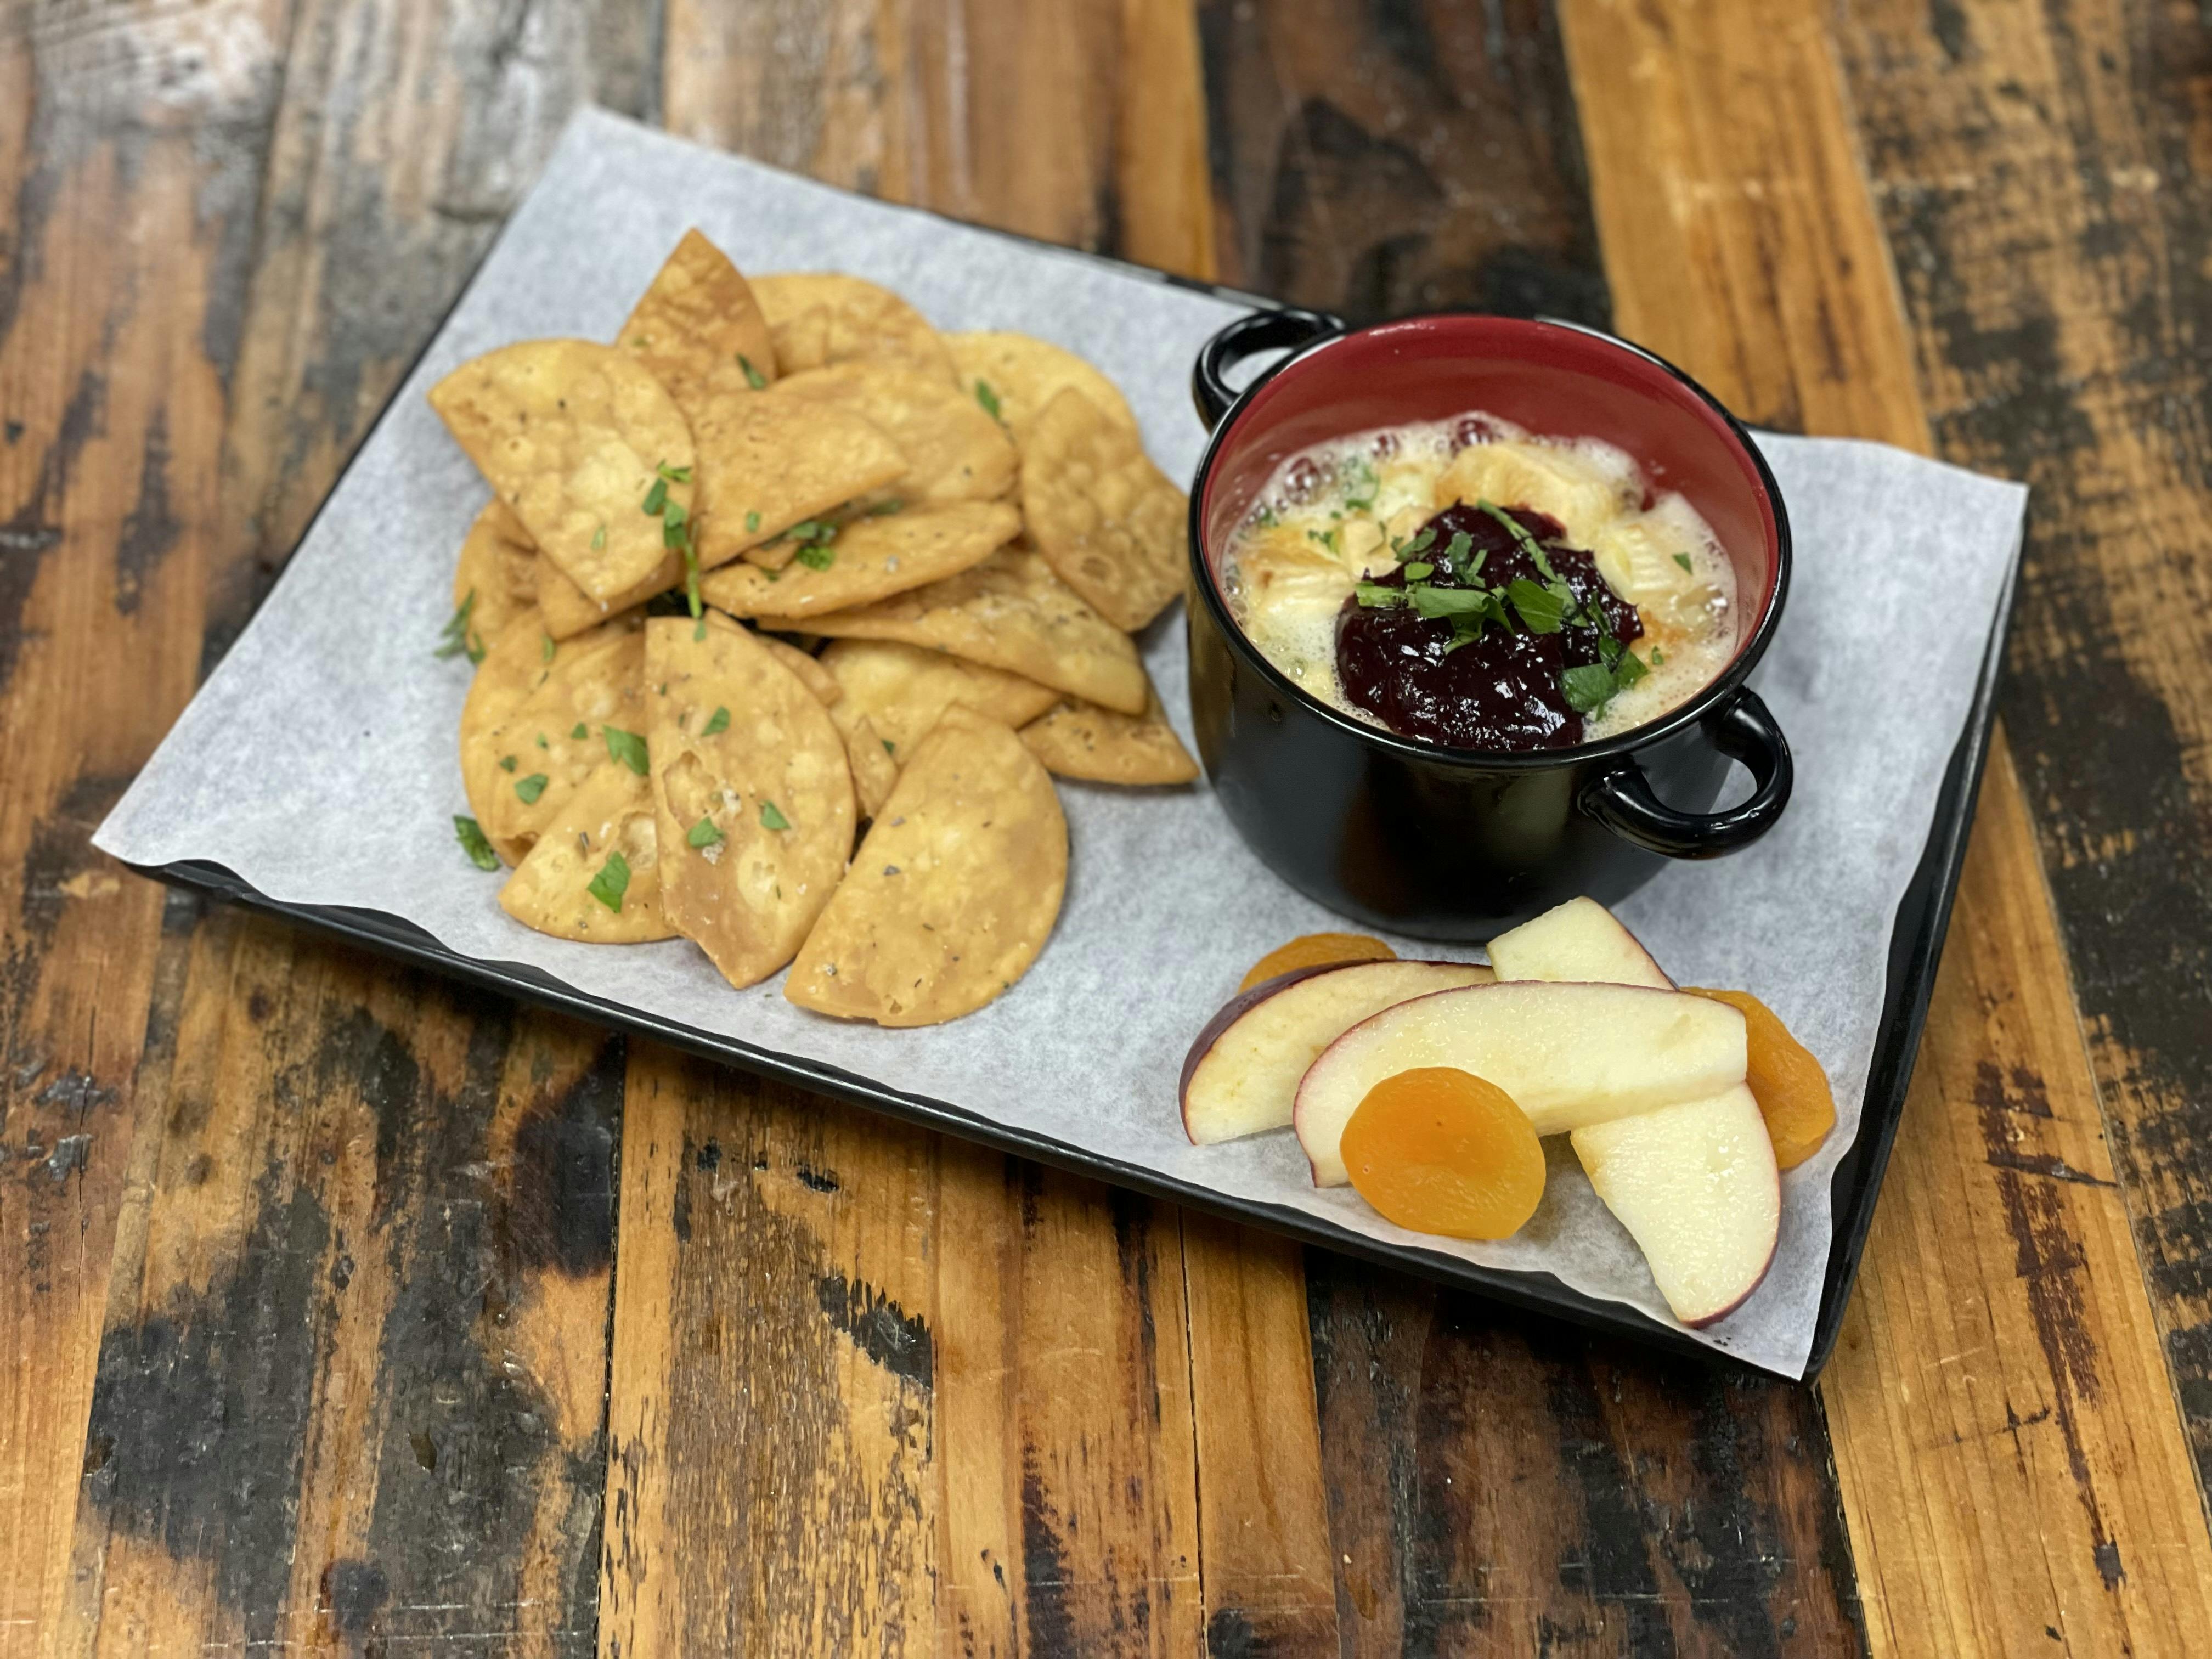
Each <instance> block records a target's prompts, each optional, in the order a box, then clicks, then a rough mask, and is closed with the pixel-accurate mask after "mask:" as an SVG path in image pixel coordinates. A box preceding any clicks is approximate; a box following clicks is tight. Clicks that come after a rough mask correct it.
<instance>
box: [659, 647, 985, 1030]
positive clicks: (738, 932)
mask: <svg viewBox="0 0 2212 1659" xmlns="http://www.w3.org/2000/svg"><path fill="white" fill-rule="evenodd" d="M645 637H646V652H645V660H646V665H645V672H646V678H647V682H648V683H649V684H650V686H651V687H652V699H653V738H652V743H653V811H654V813H655V815H656V823H657V824H658V826H659V836H660V846H661V848H662V849H663V852H664V856H663V858H662V860H661V864H660V902H661V908H662V909H663V911H664V912H665V914H666V915H667V917H668V920H669V921H670V922H671V924H673V925H674V926H675V927H676V928H677V929H678V931H679V932H680V933H683V934H684V936H685V937H686V938H689V939H694V940H696V941H697V943H698V945H699V946H700V948H701V949H702V950H703V951H706V953H707V955H708V957H709V958H710V959H711V960H712V961H713V963H714V966H715V967H716V968H717V969H720V971H721V973H722V975H723V977H725V978H726V979H727V980H728V981H730V983H731V984H732V985H736V986H740V987H742V986H746V985H751V984H754V983H756V982H757V981H760V980H763V979H765V978H767V977H768V976H769V975H770V974H772V973H774V972H775V970H776V969H779V968H781V967H782V966H783V964H784V963H787V962H788V961H790V960H791V957H792V954H793V952H794V951H797V950H798V948H799V943H800V941H801V940H803V939H805V937H806V933H807V930H808V929H809V928H810V927H812V926H813V924H814V919H815V918H816V917H817V915H820V914H821V911H822V907H823V905H824V904H826V903H828V902H829V895H830V894H831V892H832V891H834V890H836V885H837V883H838V880H839V878H841V877H842V875H843V873H844V869H845V857H846V854H848V853H849V852H850V851H851V850H852V846H853V826H854V807H853V781H852V775H851V773H850V772H849V771H848V769H847V767H846V763H845V745H844V743H843V741H842V739H841V738H839V737H838V735H837V728H836V726H832V725H831V724H830V723H829V713H828V711H826V710H825V709H824V708H823V707H822V704H821V702H819V701H818V700H817V698H816V697H815V696H814V694H813V693H812V692H811V691H809V690H807V689H806V686H805V683H804V682H803V681H801V680H800V679H799V676H798V675H796V674H794V673H793V671H791V670H790V669H789V668H787V667H786V666H785V665H784V664H783V663H782V662H781V660H779V659H778V658H777V656H776V654H775V653H774V652H772V651H770V650H769V648H768V647H767V645H766V644H765V643H764V642H763V641H761V640H760V639H758V638H757V637H756V636H755V635H753V634H752V633H751V632H750V631H749V630H747V629H740V628H727V627H711V626H710V627H708V628H707V629H703V630H702V629H700V628H699V627H698V625H697V624H696V623H694V622H692V621H691V619H690V617H657V618H655V619H654V620H653V621H652V622H649V623H647V624H646V627H645ZM1024 752H1027V751H1024Z"/></svg>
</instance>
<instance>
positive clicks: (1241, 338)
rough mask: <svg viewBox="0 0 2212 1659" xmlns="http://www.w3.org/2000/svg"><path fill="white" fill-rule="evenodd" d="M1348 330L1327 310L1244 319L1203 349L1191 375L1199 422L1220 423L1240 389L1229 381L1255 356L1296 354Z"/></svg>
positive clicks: (1259, 314)
mask: <svg viewBox="0 0 2212 1659" xmlns="http://www.w3.org/2000/svg"><path fill="white" fill-rule="evenodd" d="M1344 329H1345V322H1344V319H1343V318H1341V317H1332V316H1330V315H1329V313H1327V312H1326V311H1296V310H1285V311H1255V312H1254V313H1251V315H1249V316H1248V317H1239V318H1238V319H1237V320H1236V321H1235V322H1233V323H1231V324H1230V325H1229V326H1228V327H1226V328H1225V329H1223V330H1222V331H1220V332H1219V333H1218V334H1217V335H1215V336H1214V337H1212V339H1210V340H1208V341H1207V342H1206V343H1205V344H1204V345H1203V346H1201V347H1200V348H1199V352H1198V362H1197V363H1196V364H1195V365H1194V366H1193V368H1192V369H1191V371H1190V395H1191V399H1192V401H1193V402H1194V403H1195V404H1197V405H1198V418H1199V419H1200V420H1201V421H1204V422H1206V430H1207V431H1208V432H1211V431H1212V430H1213V428H1215V427H1217V426H1218V425H1219V424H1220V423H1221V417H1222V416H1224V415H1226V414H1227V413H1228V412H1229V405H1230V404H1233V403H1235V402H1236V401H1237V389H1236V388H1235V387H1234V386H1231V385H1230V384H1229V382H1228V380H1227V379H1226V378H1225V376H1226V375H1227V374H1228V372H1229V371H1230V370H1231V369H1232V368H1236V367H1237V364H1239V363H1241V362H1243V361H1244V360H1245V359H1246V358H1247V357H1249V356H1251V355H1252V354H1253V353H1254V352H1255V351H1279V350H1284V349H1288V350H1291V351H1296V350H1297V349H1299V348H1300V347H1301V346H1309V345H1311V344H1312V343H1314V342H1315V341H1316V340H1320V339H1325V338H1327V337H1328V336H1329V335H1332V334H1341V333H1343V332H1344Z"/></svg>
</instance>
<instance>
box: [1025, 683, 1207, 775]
mask: <svg viewBox="0 0 2212 1659" xmlns="http://www.w3.org/2000/svg"><path fill="white" fill-rule="evenodd" d="M1021 737H1022V741H1023V742H1024V743H1025V744H1028V745H1029V750H1030V753H1031V754H1032V755H1035V756H1036V757H1037V758H1038V759H1039V760H1041V761H1042V762H1043V763H1044V764H1045V769H1046V770H1047V771H1048V772H1053V773H1055V774H1057V775H1059V776H1060V777H1063V778H1082V779H1085V780H1087V781H1090V782H1092V783H1126V784H1170V783H1188V782H1189V781H1191V780H1192V779H1193V778H1194V777H1196V776H1197V775H1198V763H1197V762H1196V761H1194V760H1193V759H1192V758H1191V757H1190V750H1188V749H1186V748H1184V747H1183V746H1182V738H1178V737H1177V736H1176V732H1175V727H1173V726H1170V725H1169V724H1168V717H1167V713H1166V711H1165V710H1164V709H1163V708H1161V707H1160V698H1159V693H1158V692H1157V691H1155V692H1154V693H1152V699H1151V701H1150V702H1147V703H1146V705H1145V712H1144V713H1143V714H1141V715H1129V714H1116V713H1115V711H1114V710H1113V709H1111V708H1100V707H1099V706H1098V705H1097V703H1095V702H1063V703H1061V704H1060V707H1059V708H1055V709H1054V710H1053V711H1052V712H1051V713H1050V714H1047V715H1045V716H1044V718H1043V719H1042V720H1032V721H1030V723H1029V724H1028V725H1027V726H1024V727H1022V732H1021Z"/></svg>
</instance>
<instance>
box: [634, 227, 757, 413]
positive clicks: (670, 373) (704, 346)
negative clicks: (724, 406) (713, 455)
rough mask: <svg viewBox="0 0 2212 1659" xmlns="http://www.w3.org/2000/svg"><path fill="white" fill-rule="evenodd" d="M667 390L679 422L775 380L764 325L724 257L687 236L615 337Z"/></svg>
mask: <svg viewBox="0 0 2212 1659" xmlns="http://www.w3.org/2000/svg"><path fill="white" fill-rule="evenodd" d="M616 340H617V343H620V345H621V347H622V349H623V350H624V351H627V352H628V353H629V355H630V356H633V357H635V358H636V359H637V360H638V362H641V363H643V364H644V365H645V367H646V368H648V369H649V370H651V371H652V373H653V378H654V379H656V380H659V382H660V383H661V385H663V386H666V387H667V388H668V395H669V396H670V397H671V398H675V399H676V406H677V407H678V409H680V410H683V411H684V418H685V419H687V420H696V418H697V416H698V414H699V411H700V410H702V409H704V408H705V407H706V405H707V404H708V402H709V401H711V400H712V399H713V398H715V397H718V396H720V395H721V394H723V393H726V392H750V391H754V390H757V387H758V386H765V385H767V384H768V383H769V381H770V380H774V379H775V342H774V341H773V340H771V339H770V338H769V331H768V319H767V318H765V317H763V316H762V315H761V309H760V306H759V304H758V303H757V301H755V300H754V298H753V291H752V289H750V288H749V287H747V286H746V284H745V279H744V276H741V275H740V274H739V273H738V268H737V267H736V266H735V265H733V264H731V263H730V260H729V256H728V255H727V254H726V253H724V252H722V250H721V249H720V248H718V247H716V246H714V244H713V243H712V242H710V241H708V240H707V239H706V238H705V237H704V236H702V235H701V234H699V233H698V232H697V231H696V230H687V231H685V232H684V240H682V241H680V242H678V243H677V245H676V251H675V252H673V253H671V254H670V255H669V256H668V260H667V263H666V264H663V265H662V266H661V267H660V272H659V275H658V276H655V277H654V278H653V286H652V287H651V288H648V289H646V291H645V294H644V295H643V297H641V299H640V300H639V301H638V302H637V304H636V306H635V307H634V308H633V309H632V310H631V312H630V313H629V321H627V322H625V323H624V324H623V325H622V332H621V333H620V334H618V335H617V336H616Z"/></svg>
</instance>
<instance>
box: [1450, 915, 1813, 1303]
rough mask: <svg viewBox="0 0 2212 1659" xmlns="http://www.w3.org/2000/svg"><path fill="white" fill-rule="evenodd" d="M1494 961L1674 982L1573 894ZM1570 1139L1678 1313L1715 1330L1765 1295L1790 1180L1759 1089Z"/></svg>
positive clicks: (1664, 985)
mask: <svg viewBox="0 0 2212 1659" xmlns="http://www.w3.org/2000/svg"><path fill="white" fill-rule="evenodd" d="M1490 960H1491V963H1492V965H1493V966H1495V967H1496V968H1497V969H1498V978H1499V980H1501V981H1527V980H1538V981H1553V982H1560V981H1578V980H1585V981H1586V980H1604V981H1611V982H1613V983H1614V984H1619V985H1644V986H1650V987H1654V988H1656V989H1659V990H1671V989H1673V988H1674V981H1673V980H1671V979H1669V978H1668V976H1667V975H1666V973H1665V971H1664V970H1663V969H1661V967H1660V966H1659V964H1658V963H1656V961H1654V960H1653V959H1652V957H1651V953H1650V951H1646V950H1645V949H1644V946H1643V945H1642V944H1641V943H1640V942H1639V941H1638V939H1637V937H1636V935H1635V934H1633V933H1630V932H1629V931H1628V929H1627V928H1626V927H1623V926H1621V924H1620V919H1619V918H1618V917H1616V916H1615V915H1613V912H1612V911H1610V910H1608V909H1607V908H1605V906H1603V905H1602V904H1600V903H1599V902H1597V901H1596V900H1595V899H1587V898H1578V899H1570V900H1569V901H1568V902H1566V903H1565V904H1562V905H1560V906H1559V907H1558V908H1555V909H1551V910H1547V911H1546V912H1545V913H1544V914H1543V915H1541V916H1538V917H1537V918H1536V919H1535V920H1534V921H1528V922H1523V923H1522V925H1521V926H1520V927H1516V928H1515V929H1514V930H1513V931H1512V932H1511V933H1501V934H1499V935H1498V937H1497V938H1496V939H1492V941H1491V942H1490ZM1571 1139H1572V1141H1573V1144H1574V1149H1575V1156H1576V1157H1577V1158H1580V1159H1581V1160H1582V1166H1583V1174H1585V1175H1587V1176H1589V1182H1590V1185H1591V1186H1592V1187H1594V1188H1596V1189H1597V1195H1598V1196H1599V1197H1600V1198H1601V1199H1602V1200H1605V1206H1606V1208H1607V1209H1608V1210H1610V1211H1612V1212H1613V1216H1614V1218H1616V1219H1617V1220H1618V1221H1619V1222H1620V1225H1622V1226H1624V1227H1626V1228H1627V1229H1628V1233H1629V1237H1632V1238H1633V1239H1634V1240H1635V1241H1636V1243H1637V1248H1638V1249H1641V1250H1642V1251H1643V1252H1644V1262H1645V1265H1647V1266H1648V1267H1650V1269H1651V1277H1652V1279H1653V1281H1654V1282H1655V1283H1656V1285H1658V1286H1659V1294H1660V1295H1662V1297H1666V1299H1667V1305H1668V1307H1669V1308H1671V1309H1673V1310H1674V1317H1675V1318H1677V1319H1679V1320H1680V1321H1681V1322H1683V1323H1684V1324H1685V1325H1692V1326H1695V1325H1710V1324H1711V1323H1712V1322H1714V1321H1715V1320H1717V1319H1720V1318H1723V1317H1724V1316H1726V1315H1728V1314H1729V1313H1730V1312H1732V1311H1734V1310H1735V1308H1736V1307H1738V1306H1739V1305H1740V1304H1741V1303H1742V1301H1743V1299H1744V1298H1745V1297H1747V1296H1749V1295H1750V1294H1751V1293H1752V1292H1753V1291H1755V1290H1757V1289H1758V1288H1759V1281H1760V1280H1762V1279H1765V1277H1766V1270H1767V1267H1768V1266H1769V1264H1771V1262H1772V1261H1773V1260H1774V1248H1775V1242H1776V1240H1777V1238H1778V1237H1779V1236H1780V1231H1781V1225H1782V1183H1781V1177H1780V1176H1779V1174H1778V1171H1777V1170H1776V1168H1775V1163H1774V1144H1773V1141H1772V1140H1771V1139H1770V1138H1769V1136H1768V1134H1767V1133H1766V1121H1765V1117H1764V1115H1761V1113H1760V1112H1759V1103H1758V1101H1757V1100H1755V1099H1754V1098H1753V1096H1752V1092H1751V1091H1750V1090H1749V1089H1748V1088H1746V1087H1744V1086H1742V1085H1738V1086H1737V1087H1735V1088H1733V1089H1728V1090H1724V1091H1722V1092H1721V1093H1719V1094H1717V1095H1713V1096H1711V1097H1708V1098H1706V1099H1704V1100H1692V1101H1685V1102H1684V1103H1681V1104H1680V1105H1679V1106H1667V1107H1662V1108H1661V1109H1659V1110H1657V1111H1656V1112H1645V1113H1642V1114H1639V1115H1637V1116H1634V1117H1624V1118H1616V1119H1614V1120H1613V1121H1612V1122H1610V1123H1605V1124H1600V1125H1597V1126H1595V1127H1591V1128H1587V1129H1577V1130H1576V1131H1575V1133H1574V1134H1573V1135H1572V1137H1571Z"/></svg>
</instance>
